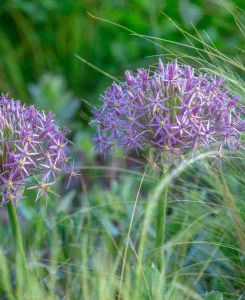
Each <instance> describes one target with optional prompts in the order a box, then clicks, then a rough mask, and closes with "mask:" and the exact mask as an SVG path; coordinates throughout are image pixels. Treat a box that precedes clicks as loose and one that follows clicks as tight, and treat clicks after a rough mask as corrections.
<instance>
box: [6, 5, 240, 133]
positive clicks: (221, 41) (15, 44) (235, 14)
mask: <svg viewBox="0 0 245 300" xmlns="http://www.w3.org/2000/svg"><path fill="white" fill-rule="evenodd" d="M242 8H244V1H243V0H232V1H230V0H221V1H218V0H162V1H160V0H155V1H152V0H144V1H143V0H131V1H126V0H116V1H111V0H104V1H94V0H78V1H72V0H62V1H58V0H36V1H29V0H5V1H1V5H0V23H1V26H0V91H2V92H9V93H10V95H11V96H13V97H16V98H19V99H23V101H25V102H27V103H29V102H33V103H35V104H37V105H38V106H39V107H41V108H44V109H46V110H53V111H54V112H55V113H56V114H57V117H58V119H59V121H60V122H61V123H62V124H63V125H66V126H68V127H71V128H73V129H74V132H76V131H77V130H79V129H81V128H82V127H83V128H84V127H86V126H87V123H88V122H87V121H88V118H89V115H90V110H91V108H90V107H89V106H88V105H86V104H85V103H84V102H83V101H81V98H84V99H85V100H87V101H88V102H89V103H90V104H91V105H93V106H94V105H96V104H98V103H99V102H98V98H99V94H100V93H101V92H102V91H103V89H104V88H105V87H106V86H107V85H109V84H110V83H111V79H108V78H107V77H106V76H103V75H102V74H101V73H99V72H97V71H95V70H93V69H92V68H90V67H88V66H87V65H86V64H84V63H83V62H82V61H80V60H78V58H77V57H76V56H75V55H79V56H81V57H82V58H84V59H85V60H87V61H89V62H91V63H92V64H93V65H95V66H97V67H98V68H101V69H102V70H104V71H105V72H108V73H110V74H112V75H114V76H116V77H118V78H122V77H123V72H124V70H125V69H127V68H137V67H140V66H142V65H148V64H149V63H151V62H156V58H152V57H151V56H153V55H156V54H158V55H165V56H166V55H167V54H169V51H171V53H173V52H174V51H175V52H176V53H178V52H182V53H183V52H184V53H185V54H186V55H188V54H189V55H196V54H197V52H195V51H193V50H191V49H190V48H183V47H182V49H181V46H180V45H175V44H171V43H169V42H167V41H166V42H162V43H161V44H162V47H164V49H160V48H159V47H156V46H154V45H153V44H152V43H150V42H148V41H146V40H144V39H142V38H140V37H136V36H134V35H132V34H131V33H130V32H129V31H127V30H125V29H122V28H119V27H116V26H113V25H111V24H108V23H105V22H103V21H100V20H97V19H95V18H93V17H91V16H90V15H89V14H92V15H94V16H97V17H101V18H104V19H107V20H109V21H111V22H115V23H117V24H120V25H122V26H125V27H127V28H129V29H131V30H132V31H134V32H136V33H138V34H142V35H150V36H154V37H161V38H164V39H166V40H170V41H174V42H177V43H185V44H188V37H186V36H184V35H183V33H181V31H180V30H179V29H178V28H177V27H176V26H175V25H174V24H173V22H171V21H170V20H169V19H168V17H170V18H171V19H172V20H173V21H174V22H176V24H177V25H178V26H180V27H181V28H182V29H183V30H185V31H187V32H188V33H189V34H191V35H193V36H196V37H198V38H200V39H202V40H203V42H205V43H207V44H210V45H212V44H213V46H215V47H217V49H218V50H219V51H221V52H222V53H224V54H227V55H230V56H232V57H236V56H237V57H238V58H239V59H241V60H244V52H242V51H244V36H243V34H242V28H241V30H239V27H244V24H243V26H242V25H241V23H242V21H244V18H245V16H244V11H242V10H241V9H242ZM162 12H163V13H162ZM164 14H165V15H164ZM166 15H167V16H168V17H167V16H166ZM238 20H239V22H240V23H239V24H237V23H238ZM192 42H193V43H194V45H198V43H197V42H196V41H195V40H193V41H192ZM150 57H151V58H150ZM70 91H71V92H70ZM71 103H72V105H71ZM78 107H79V109H78ZM68 108H69V109H68ZM63 112H65V114H63ZM64 117H65V118H64Z"/></svg>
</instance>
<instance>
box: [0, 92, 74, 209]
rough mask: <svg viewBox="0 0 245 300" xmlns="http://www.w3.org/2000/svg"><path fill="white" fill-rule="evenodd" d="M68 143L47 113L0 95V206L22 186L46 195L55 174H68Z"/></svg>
mask: <svg viewBox="0 0 245 300" xmlns="http://www.w3.org/2000/svg"><path fill="white" fill-rule="evenodd" d="M68 144H69V140H68V139H67V138H66V131H64V130H61V129H60V128H59V127H58V126H56V125H55V124H54V116H53V115H52V114H51V113H48V114H47V115H46V114H45V113H44V112H43V111H38V110H37V109H36V108H35V107H34V106H24V105H22V104H21V103H20V101H16V100H13V99H9V97H8V96H7V95H1V96H0V196H1V199H0V206H1V205H3V204H5V203H7V202H9V201H13V202H14V203H16V201H17V200H19V199H21V198H22V192H23V189H24V188H25V187H29V188H35V189H37V190H38V194H37V198H39V197H40V196H41V195H47V194H48V193H49V192H50V189H51V186H52V184H53V183H54V182H55V181H56V178H57V175H58V174H59V173H61V172H70V171H71V169H70V163H68V157H67V149H68ZM73 173H74V172H73Z"/></svg>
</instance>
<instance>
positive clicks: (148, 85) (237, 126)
mask: <svg viewBox="0 0 245 300" xmlns="http://www.w3.org/2000/svg"><path fill="white" fill-rule="evenodd" d="M125 79H126V80H125V82H121V83H119V84H117V83H115V82H114V83H113V84H112V86H111V87H109V88H108V89H107V90H106V91H105V93H104V94H103V95H102V101H103V105H102V107H101V109H100V110H96V111H95V112H94V117H93V120H92V124H94V125H96V126H97V133H96V136H95V138H94V140H95V143H96V145H97V148H98V150H99V152H100V153H103V154H105V153H106V152H108V151H109V150H112V149H113V148H114V147H115V146H117V147H119V148H122V149H124V150H126V152H127V151H129V150H131V149H133V150H136V151H143V150H146V149H149V148H153V149H154V151H155V154H156V156H157V157H158V158H159V157H160V158H161V162H169V161H172V160H173V159H183V158H184V155H185V154H186V153H187V152H189V151H190V150H191V151H193V153H194V152H195V151H196V150H197V149H200V148H203V147H206V148H208V149H210V150H212V149H213V150H217V157H218V158H221V157H222V156H223V154H222V152H223V148H226V147H227V148H229V149H232V150H236V149H237V147H239V146H240V139H241V133H242V131H244V130H245V122H244V120H243V119H242V118H243V117H242V115H243V116H244V110H243V109H241V108H239V107H238V102H239V99H238V96H232V95H231V94H230V92H229V90H228V89H227V88H226V86H225V81H224V78H221V77H217V76H210V75H208V74H201V73H200V74H196V73H195V70H194V69H193V68H192V67H190V66H188V65H186V66H182V65H178V63H177V61H173V62H172V63H170V64H167V65H164V64H163V63H162V61H161V60H159V65H158V68H157V69H156V70H155V71H154V72H153V73H150V72H149V70H146V69H138V71H137V73H136V74H134V73H133V72H132V71H126V72H125Z"/></svg>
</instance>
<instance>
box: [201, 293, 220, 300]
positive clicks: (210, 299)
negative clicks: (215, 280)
mask: <svg viewBox="0 0 245 300" xmlns="http://www.w3.org/2000/svg"><path fill="white" fill-rule="evenodd" d="M223 299H224V298H223V294H222V293H220V292H211V293H209V294H208V295H207V296H206V297H205V300H223Z"/></svg>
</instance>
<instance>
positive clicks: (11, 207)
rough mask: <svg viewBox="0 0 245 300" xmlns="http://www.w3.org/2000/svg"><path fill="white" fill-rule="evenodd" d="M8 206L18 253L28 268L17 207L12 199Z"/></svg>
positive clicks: (24, 265)
mask: <svg viewBox="0 0 245 300" xmlns="http://www.w3.org/2000/svg"><path fill="white" fill-rule="evenodd" d="M7 207H8V215H9V221H10V226H11V229H12V233H13V237H14V242H15V247H16V251H17V252H16V254H17V255H18V256H19V258H20V260H21V263H22V265H23V267H24V268H26V257H25V251H24V247H23V243H22V238H21V231H20V224H19V220H18V217H17V213H16V209H15V207H14V205H13V203H12V202H11V201H9V202H8V204H7Z"/></svg>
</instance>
